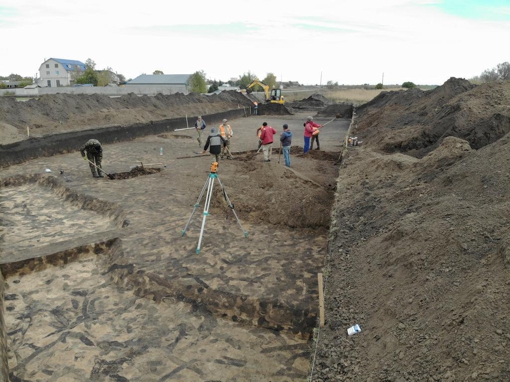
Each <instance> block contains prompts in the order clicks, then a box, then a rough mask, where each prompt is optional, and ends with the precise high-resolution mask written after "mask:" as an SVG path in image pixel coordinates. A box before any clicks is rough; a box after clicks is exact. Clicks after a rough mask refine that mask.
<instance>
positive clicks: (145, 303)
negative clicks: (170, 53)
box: [4, 118, 348, 381]
mask: <svg viewBox="0 0 510 382" xmlns="http://www.w3.org/2000/svg"><path fill="white" fill-rule="evenodd" d="M251 119H252V118H249V119H243V120H240V121H233V122H232V124H233V126H235V134H236V139H239V140H238V141H234V142H233V144H234V145H235V146H234V147H235V149H236V150H243V149H244V150H248V149H249V148H250V147H252V145H251V144H250V142H249V140H250V139H251V140H252V141H253V143H255V144H256V138H255V139H253V137H252V135H253V126H252V125H255V126H257V125H260V124H261V123H262V120H260V121H255V122H253V121H250V120H251ZM269 122H270V123H271V121H269ZM242 123H246V125H244V126H243V125H242ZM276 123H279V122H276ZM344 125H348V122H344ZM330 132H331V138H329V140H328V138H327V136H328V134H327V132H326V134H324V136H325V138H324V142H323V141H322V140H321V145H323V144H324V146H325V147H324V150H325V151H331V152H335V151H334V150H335V148H336V145H337V144H339V142H341V140H342V137H341V136H340V137H336V135H337V133H338V131H337V130H335V129H331V130H330ZM186 134H189V136H190V137H193V138H195V134H196V133H195V132H194V131H192V130H190V131H188V132H186ZM243 136H244V137H245V138H242V137H243ZM248 137H249V138H248ZM321 138H322V137H321ZM243 139H244V140H246V142H247V143H246V146H245V147H244V148H243V147H242V146H241V145H240V143H241V142H243ZM161 146H163V147H164V154H165V155H164V156H160V155H159V148H160V147H161ZM195 146H196V141H195V140H194V139H178V140H171V139H169V140H168V141H167V142H165V143H162V140H161V137H157V136H152V137H144V138H142V139H137V140H134V141H129V142H125V143H117V144H115V145H105V147H104V162H103V164H104V165H105V167H107V168H108V169H109V170H110V169H111V170H112V171H117V172H119V171H118V170H119V169H121V168H122V167H125V163H129V162H131V163H133V162H138V163H140V162H141V163H155V162H158V161H162V162H165V163H168V162H169V161H173V162H174V163H178V165H175V166H172V167H171V170H169V171H159V172H157V173H154V174H151V175H152V176H150V177H140V176H138V177H134V178H132V179H130V180H129V182H98V181H97V180H96V179H92V178H91V177H90V171H89V169H88V165H87V164H86V163H83V161H82V160H80V159H81V158H79V156H78V157H77V156H76V154H75V153H71V154H64V155H57V156H54V157H49V158H44V159H40V160H33V161H29V162H26V163H24V164H23V165H20V166H11V167H10V168H9V169H8V172H7V174H12V173H18V172H20V173H25V172H28V173H34V172H37V171H40V169H41V168H61V169H62V170H63V171H64V174H66V176H68V177H69V178H70V179H71V180H72V181H71V182H65V183H64V181H63V179H61V177H60V178H58V177H57V178H55V177H53V175H46V176H45V175H43V176H40V178H44V179H47V180H45V181H46V182H51V183H52V184H55V186H56V187H57V186H58V187H63V185H65V186H66V187H71V188H72V189H70V191H72V192H74V193H76V194H77V195H78V196H81V197H83V198H85V199H88V198H90V200H94V201H95V203H99V204H100V203H101V202H104V203H106V204H108V206H110V207H108V208H109V209H108V208H106V207H104V208H101V209H98V214H99V215H100V216H101V219H103V218H107V220H108V219H110V220H109V221H113V223H112V225H111V227H110V226H108V225H107V227H106V228H103V229H102V230H103V231H102V232H93V233H91V234H90V235H88V234H87V235H85V236H84V237H81V236H79V237H78V238H77V239H73V242H76V241H79V240H81V239H85V238H88V239H89V241H88V242H87V243H86V242H82V241H79V242H78V244H79V245H76V244H75V243H69V242H67V243H64V242H65V241H63V242H59V243H60V244H61V246H60V247H58V248H57V246H55V245H53V243H51V248H53V249H55V250H54V251H53V252H51V251H49V247H44V248H36V249H34V250H33V252H31V255H32V258H44V257H45V256H46V257H48V256H50V258H51V256H52V255H55V254H56V253H58V254H61V253H64V252H66V251H67V253H74V251H75V248H81V249H80V251H81V252H80V253H82V255H83V256H82V257H79V258H73V257H71V258H69V261H67V262H59V263H56V265H52V264H54V262H48V261H43V260H39V262H41V263H43V264H48V266H47V267H45V268H44V269H41V270H36V269H33V270H32V269H30V268H26V267H25V268H23V269H26V271H22V269H21V268H20V267H17V266H11V268H10V269H11V271H10V272H9V273H7V277H6V280H7V281H6V287H7V289H8V292H7V293H8V294H9V295H10V298H11V297H12V298H13V299H12V300H9V301H6V304H7V303H9V304H12V305H11V307H10V308H9V309H11V311H9V314H11V313H12V314H14V313H13V312H16V311H24V309H25V308H24V307H23V306H22V305H20V306H19V307H18V306H17V305H16V302H17V301H19V300H23V301H25V300H26V305H29V306H33V307H34V309H35V305H34V304H35V301H34V300H33V299H31V298H30V293H29V292H23V293H24V294H25V295H26V296H27V297H23V298H21V297H20V296H18V297H17V300H15V298H16V296H14V294H16V293H15V292H13V288H14V289H16V288H21V287H20V285H21V284H23V285H35V287H36V288H37V290H38V289H41V291H44V293H45V294H47V295H51V296H52V298H53V296H56V297H55V299H54V301H56V302H61V303H62V306H61V307H60V306H58V305H57V307H49V306H48V307H47V309H46V311H47V312H49V313H46V314H47V316H48V317H53V318H52V319H55V320H57V321H58V319H57V318H55V317H56V316H55V314H53V313H52V311H54V312H57V315H59V314H60V313H58V312H60V311H59V310H58V309H62V310H63V311H64V312H66V313H65V314H64V316H65V317H67V321H65V322H71V323H77V317H78V316H79V315H84V313H83V306H84V300H81V299H78V298H77V296H78V297H80V298H82V297H84V296H85V297H87V298H88V300H87V301H88V302H87V303H86V304H85V305H86V306H88V305H90V304H91V301H93V300H94V299H96V300H95V302H94V303H93V308H95V309H96V310H98V309H97V307H98V306H100V307H101V309H100V311H101V312H102V314H101V315H100V316H98V315H92V314H90V311H89V310H88V308H87V310H86V313H87V314H88V315H89V316H90V317H92V318H91V320H92V321H89V323H87V324H86V323H85V322H83V323H79V324H78V325H77V327H76V328H78V327H80V330H82V331H81V333H78V332H74V331H73V332H72V334H69V335H67V334H62V332H59V333H58V334H59V335H60V334H62V336H67V337H56V338H55V340H58V341H57V342H56V343H55V344H54V345H52V349H58V351H59V352H60V351H61V350H62V349H64V348H65V350H66V351H70V352H73V354H76V356H74V355H73V358H72V360H71V359H68V360H67V362H66V364H67V365H66V366H62V367H64V368H65V367H67V369H66V370H67V371H71V372H72V373H73V374H70V375H73V378H72V379H71V380H79V378H78V376H81V377H80V378H82V379H84V380H87V378H89V379H91V378H97V376H106V375H108V376H110V378H111V377H112V376H117V377H115V378H118V379H120V380H123V379H121V378H120V377H123V378H126V379H127V380H137V378H138V379H139V380H140V378H142V377H140V375H144V374H143V373H145V375H146V376H149V377H148V379H149V380H159V379H162V378H163V377H165V376H168V375H175V378H178V379H181V380H205V379H218V380H234V379H236V378H237V379H243V378H244V379H246V378H247V376H249V377H250V378H252V379H255V380H270V379H271V378H274V376H275V375H278V376H281V378H282V380H289V381H291V380H302V379H303V378H304V377H305V376H306V373H307V370H308V361H309V358H308V357H309V353H308V342H307V341H308V339H309V337H310V336H311V334H312V331H313V328H314V327H315V326H316V323H317V312H318V309H317V308H318V300H317V296H318V285H317V273H319V272H321V269H322V266H323V264H324V259H325V255H326V252H327V232H328V228H329V224H330V219H329V215H330V214H329V211H330V208H331V204H332V202H333V193H332V192H331V190H330V189H329V188H328V184H329V183H331V180H332V179H335V177H336V174H337V169H336V168H335V166H334V164H333V163H332V161H330V160H326V161H323V160H321V159H316V158H313V157H312V156H309V157H300V156H299V155H294V154H293V155H292V161H293V162H292V163H293V167H292V168H291V169H287V168H285V167H284V166H282V165H278V163H277V160H274V159H273V161H272V162H271V163H266V165H267V166H266V167H262V166H263V163H259V162H257V161H252V162H242V161H236V160H233V161H226V160H225V161H221V162H220V166H219V170H218V176H219V178H220V179H221V182H222V183H223V185H224V186H225V189H226V192H227V193H228V195H229V197H230V199H231V201H232V202H233V203H234V205H235V210H236V212H237V213H238V215H239V218H240V220H241V222H242V224H243V228H244V230H245V231H247V232H248V233H249V234H248V236H247V237H245V236H244V235H243V230H241V229H240V227H239V226H238V225H237V223H236V221H235V219H234V217H233V215H232V211H231V210H230V208H229V207H228V206H226V204H225V201H224V198H223V196H222V195H221V193H218V190H219V186H217V185H215V197H214V198H213V200H212V204H211V207H212V208H211V214H210V215H209V216H208V217H207V223H206V224H205V230H204V235H203V242H202V248H201V251H200V254H199V255H197V253H196V248H197V242H198V238H199V233H200V228H201V223H202V218H203V214H202V207H203V203H202V204H201V206H200V208H199V209H198V213H197V214H196V216H195V217H194V219H193V220H192V222H191V224H190V226H189V229H188V231H187V233H186V235H185V236H184V237H183V236H182V235H181V232H182V229H183V227H184V225H185V224H186V221H187V219H188V217H189V216H190V214H191V212H192V210H193V206H194V204H195V203H196V201H197V198H198V196H199V194H200V190H201V189H202V188H203V186H204V182H206V180H207V179H208V176H209V170H210V164H211V158H210V156H209V155H204V156H202V157H192V158H189V159H183V160H179V161H176V159H177V158H178V157H182V156H192V153H193V152H194V151H195V150H196V147H195ZM328 146H329V147H328ZM154 148H156V149H154ZM321 149H322V147H321ZM275 153H277V151H276V150H275V151H274V152H273V158H277V156H275ZM146 168H149V167H146ZM319 169H320V170H319ZM50 179H51V180H50ZM12 186H13V184H10V185H8V186H7V185H5V187H8V188H9V187H12ZM106 204H105V206H106ZM114 207H115V208H117V211H118V213H119V216H118V217H117V218H115V219H113V220H112V213H113V209H114ZM103 209H106V211H107V212H106V213H105V214H103V213H100V212H99V210H103ZM110 210H111V211H110ZM108 211H110V212H108ZM122 227H125V228H122ZM98 230H99V231H101V229H99V228H98ZM105 243H111V245H110V244H108V245H110V246H109V247H108V248H106V244H105ZM64 244H67V246H64ZM102 246H105V249H104V250H102V251H99V252H98V253H96V252H97V251H95V250H94V248H102ZM45 248H46V249H48V250H47V251H44V249H45ZM84 248H86V249H84ZM59 256H62V255H58V256H57V258H59ZM61 258H65V256H64V257H61ZM22 260H23V261H28V260H29V259H22ZM18 261H21V260H18ZM13 263H16V261H13ZM50 265H52V266H50ZM6 266H7V265H4V269H7V268H6ZM4 272H5V271H4ZM16 272H17V273H16ZM60 272H67V273H63V274H61V273H60ZM80 272H81V273H80ZM22 273H23V274H22ZM53 274H54V275H56V276H55V277H56V280H55V281H51V282H48V280H50V279H51V278H52V277H53ZM66 275H67V276H66ZM31 278H34V279H31ZM23 279H24V280H27V282H26V283H25V281H23ZM35 279H40V280H42V281H41V282H42V283H43V284H44V283H45V282H48V284H44V285H41V286H39V284H37V283H36V281H35ZM16 280H19V282H15V281H16ZM57 280H58V282H57ZM60 282H62V284H59V283H60ZM74 282H76V283H77V284H74ZM89 283H90V284H89ZM98 286H101V288H99V287H98ZM45 287H47V288H49V289H44V288H45ZM96 287H97V288H98V289H101V290H102V291H105V293H106V292H107V293H106V294H107V296H108V297H105V298H103V297H101V296H99V295H97V294H96V295H94V293H96V292H94V291H95V290H96ZM110 287H111V289H110ZM70 291H72V292H73V293H74V295H72V296H71V297H69V299H68V297H66V296H67V294H68V293H71V292H70ZM20 293H21V292H20ZM32 293H34V292H32ZM41 293H43V292H41ZM61 293H64V294H62V295H60V294H61ZM117 294H118V296H117ZM82 295H83V296H82ZM59 296H60V297H59ZM97 298H99V299H97ZM73 299H74V300H75V302H73V301H72V300H73ZM12 301H14V302H12ZM64 301H68V302H66V303H64ZM75 306H76V307H77V308H75ZM29 309H32V308H29ZM30 311H32V310H30ZM110 311H112V312H118V315H119V316H122V317H121V318H119V321H118V322H116V321H117V318H115V319H114V318H113V316H109V313H108V312H110ZM176 312H181V313H182V314H184V313H186V314H189V316H186V315H177V316H175V315H173V314H176ZM68 314H69V315H68ZM21 316H23V314H21V315H19V317H21ZM109 317H110V318H109ZM115 317H117V316H115ZM137 317H151V318H150V319H149V318H146V319H145V321H142V322H140V323H138V321H137ZM103 318H104V320H106V321H105V322H104V321H101V320H102V319H103ZM9 319H11V318H9ZM59 319H60V320H63V318H62V316H60V318H59ZM14 320H17V318H16V316H15V318H14ZM41 322H42V320H41ZM49 322H50V321H48V324H47V325H50V326H51V325H53V324H50V323H49ZM51 322H53V321H51ZM190 323H191V324H190ZM121 327H122V328H124V331H123V332H119V331H118V330H120V328H121ZM12 328H13V329H12V330H9V332H10V333H12V332H15V331H16V330H17V328H18V326H13V327H12ZM268 329H269V330H268ZM45 330H46V329H44V330H43V331H42V332H45V333H48V332H47V331H45ZM52 330H55V328H52ZM73 330H74V329H73ZM64 332H66V331H65V330H64ZM66 333H67V332H66ZM107 334H108V335H107ZM101 336H103V337H101ZM35 337H37V335H34V338H35ZM41 337H42V338H43V339H44V341H46V342H37V343H36V345H35V346H32V345H31V342H30V341H25V342H24V345H23V348H22V349H23V350H22V351H21V353H23V355H22V357H21V358H19V361H18V358H17V359H16V361H15V363H13V364H12V365H13V366H12V368H15V367H16V365H18V364H23V365H28V366H18V367H17V368H16V369H15V370H16V371H15V374H14V375H15V376H16V377H18V378H24V379H27V380H30V379H31V378H34V377H32V375H34V376H36V377H37V378H39V379H41V380H44V375H47V379H46V380H58V378H59V376H60V375H62V373H63V372H64V369H59V368H60V366H59V367H57V366H55V367H54V368H52V367H51V364H52V363H51V361H52V360H53V358H52V357H47V358H44V357H39V354H42V353H41V350H39V353H37V352H36V353H34V352H33V351H34V350H36V351H37V349H39V348H44V346H46V345H48V344H49V343H50V342H51V341H50V338H49V337H46V338H45V337H44V336H41ZM141 337H144V338H145V337H146V338H148V339H150V340H152V341H154V342H155V344H154V345H151V346H149V347H147V346H144V343H143V342H141V343H140V347H138V343H137V342H135V339H136V338H141ZM51 338H52V339H53V336H51ZM188 338H189V341H187V339H188ZM16 341H17V343H18V342H20V341H21V342H22V340H21V339H19V338H18V339H16ZM47 341H49V342H47ZM59 341H60V342H59ZM64 341H65V342H64ZM137 341H140V340H137ZM193 341H195V342H193ZM34 343H35V341H34ZM193 344H196V346H194V345H193ZM20 346H21V345H20ZM188 348H189V349H188ZM160 349H163V350H160ZM249 349H253V351H252V350H249ZM89 351H92V353H94V354H95V355H96V357H95V358H92V357H91V356H89V355H88V352H89ZM160 351H161V354H162V355H163V356H162V357H161V358H158V357H159V355H157V356H156V358H154V359H155V361H150V360H151V359H153V358H152V357H153V356H154V354H157V353H158V352H160ZM48 354H49V353H48ZM127 354H129V356H130V355H132V354H135V357H134V358H136V359H134V360H133V362H132V363H133V364H134V365H135V366H136V367H135V366H133V365H132V364H131V362H126V357H128V355H127ZM75 358H76V360H75ZM23 359H25V361H23ZM48 360H50V361H48ZM91 360H94V361H93V362H92V361H91ZM138 360H139V361H138ZM191 361H193V362H191ZM194 362H195V363H196V365H200V366H199V367H197V366H195V363H194ZM36 363H37V365H36ZM69 365H72V368H69ZM36 369H37V370H41V371H40V372H36V371H35V370H36ZM135 369H136V370H140V373H139V374H137V373H138V372H137V371H135ZM151 373H152V374H151ZM172 373H173V374H172ZM166 378H168V377H166Z"/></svg>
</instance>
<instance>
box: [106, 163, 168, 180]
mask: <svg viewBox="0 0 510 382" xmlns="http://www.w3.org/2000/svg"><path fill="white" fill-rule="evenodd" d="M160 171H161V169H160V168H146V167H141V166H137V167H134V168H132V169H131V170H130V171H128V172H117V173H113V174H108V178H109V179H112V180H113V179H116V180H121V179H131V178H136V177H137V176H143V175H151V174H156V173H158V172H160Z"/></svg>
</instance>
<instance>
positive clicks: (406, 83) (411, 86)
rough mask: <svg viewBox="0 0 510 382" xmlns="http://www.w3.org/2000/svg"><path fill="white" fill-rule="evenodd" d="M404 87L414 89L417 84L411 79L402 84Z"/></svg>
mask: <svg viewBox="0 0 510 382" xmlns="http://www.w3.org/2000/svg"><path fill="white" fill-rule="evenodd" d="M402 87H403V88H405V89H412V88H415V87H416V85H415V84H414V83H412V82H411V81H406V82H404V83H403V84H402Z"/></svg>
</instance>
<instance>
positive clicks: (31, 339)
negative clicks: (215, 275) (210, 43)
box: [0, 169, 308, 381]
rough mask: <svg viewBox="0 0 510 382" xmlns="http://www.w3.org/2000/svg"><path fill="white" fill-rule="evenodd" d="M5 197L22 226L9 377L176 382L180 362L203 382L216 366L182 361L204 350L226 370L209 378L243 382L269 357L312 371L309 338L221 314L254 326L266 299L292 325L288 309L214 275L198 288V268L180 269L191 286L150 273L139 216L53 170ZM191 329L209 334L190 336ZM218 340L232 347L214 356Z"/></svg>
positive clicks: (10, 284)
mask: <svg viewBox="0 0 510 382" xmlns="http://www.w3.org/2000/svg"><path fill="white" fill-rule="evenodd" d="M158 170H160V169H158ZM0 197H1V199H0V200H1V205H0V206H1V207H0V208H1V210H2V212H3V213H4V216H6V217H5V219H4V221H3V226H4V227H7V229H8V230H9V232H10V233H12V234H10V235H8V236H7V240H6V242H5V248H8V250H7V251H4V256H3V258H2V264H1V270H2V275H3V278H4V280H3V283H2V284H3V288H4V296H5V297H4V300H3V304H4V306H5V314H4V316H3V317H2V319H3V320H2V321H3V323H4V325H2V327H3V330H2V334H3V337H2V338H3V341H2V343H3V345H2V346H1V352H2V354H3V355H4V357H3V359H4V362H3V363H2V365H0V366H1V369H2V374H3V375H4V376H5V377H6V376H7V375H9V378H10V380H27V381H29V380H73V381H89V380H103V379H104V378H107V376H110V377H111V376H115V375H118V376H119V377H118V378H121V377H120V375H122V378H125V379H122V378H121V379H120V380H144V375H151V376H158V378H162V379H160V380H165V378H164V377H165V375H167V374H168V371H169V370H176V369H179V370H180V371H179V373H178V374H179V377H180V378H186V375H189V376H190V377H189V378H190V379H189V380H193V379H194V378H195V379H196V378H197V374H198V375H199V376H201V377H199V379H201V380H204V378H207V377H206V375H207V372H206V371H200V370H198V369H197V368H196V367H192V366H189V370H188V371H186V370H185V371H183V370H182V366H183V364H182V362H185V361H181V359H193V358H196V354H195V352H196V351H197V350H200V352H201V353H199V354H201V356H200V357H206V358H210V359H211V361H210V363H211V364H216V369H218V370H216V369H215V371H210V373H211V374H212V375H216V377H218V378H221V376H228V375H231V376H232V377H233V378H239V377H240V376H243V375H246V374H245V372H246V373H252V372H253V370H250V369H252V368H254V367H255V368H258V367H260V366H261V365H263V364H267V363H269V364H271V363H273V365H272V368H273V369H274V370H277V369H278V368H279V367H281V366H278V365H279V364H280V365H285V364H288V365H289V362H290V364H292V365H293V366H292V368H291V369H289V371H288V372H290V373H291V374H292V373H298V370H301V371H299V373H302V372H304V371H305V370H306V368H307V362H308V361H307V357H308V356H307V354H308V353H307V345H306V340H303V339H299V337H294V336H291V337H286V336H285V335H283V334H280V335H277V336H275V334H276V333H277V332H272V333H274V334H271V331H269V332H265V330H264V329H255V328H253V329H252V330H250V331H249V332H246V331H245V330H240V328H235V327H231V325H236V324H235V323H230V322H229V321H230V320H228V321H227V320H220V321H218V320H216V319H215V318H214V317H215V316H218V317H227V316H228V317H230V318H231V320H232V321H243V320H244V321H250V316H252V317H251V319H255V318H254V317H256V316H257V314H256V312H253V311H251V310H250V309H253V308H249V309H248V311H246V307H250V306H251V307H255V306H257V307H258V308H257V309H259V310H262V309H264V310H265V311H264V312H262V313H263V314H264V315H268V317H269V316H270V315H272V316H273V320H282V319H284V320H292V317H288V318H285V317H284V316H285V313H282V312H284V311H286V310H288V309H286V308H285V307H284V306H274V307H272V306H271V305H272V303H271V302H270V301H269V302H263V301H261V300H258V301H255V300H256V299H252V301H251V302H250V301H248V300H249V299H246V298H242V297H241V296H239V295H237V293H236V292H235V288H234V289H232V291H231V293H230V294H227V293H225V292H222V291H221V290H219V289H218V290H215V291H213V289H214V288H212V285H211V286H207V285H206V283H204V282H203V281H202V282H201V283H200V284H197V280H198V281H200V280H199V279H198V278H197V277H195V278H191V279H190V278H189V277H188V279H186V277H187V276H186V274H188V273H189V271H190V270H191V269H192V267H193V266H194V264H189V265H188V267H185V266H184V267H183V266H181V267H180V268H179V269H177V273H178V274H180V276H181V277H182V278H183V279H184V280H185V281H184V282H185V283H186V284H187V285H186V286H184V287H183V285H182V283H181V282H180V281H178V280H175V279H173V281H170V282H169V280H167V279H166V278H165V274H157V273H156V272H155V271H152V272H149V271H147V270H141V269H139V267H138V266H137V264H135V263H133V262H132V261H133V260H132V259H130V258H129V255H128V254H126V253H125V249H124V248H123V241H125V240H126V236H128V235H126V234H124V233H123V231H124V230H128V229H129V228H123V227H127V224H126V222H129V220H127V219H126V214H125V213H124V212H123V211H122V209H121V208H120V207H119V206H117V205H115V204H112V203H109V202H105V201H102V200H100V199H96V198H91V197H89V196H85V195H82V194H80V193H76V192H74V191H72V190H71V189H69V188H66V187H65V186H64V185H62V183H61V182H59V181H58V180H56V178H53V177H44V176H28V177H23V176H16V177H11V178H7V179H4V180H3V183H2V187H1V188H0ZM6 213H7V215H5V214H6ZM41 232H44V233H43V234H42V235H41V234H40V233H41ZM9 249H10V250H9ZM19 250H22V253H20V252H19ZM238 260H239V259H238ZM172 265H174V266H175V265H176V263H175V262H174V263H173V264H172ZM186 280H187V281H186ZM195 286H197V287H195ZM231 287H234V285H231ZM208 289H209V290H208ZM207 292H209V293H207ZM232 292H233V293H232ZM197 294H198V295H200V298H197ZM228 295H230V297H228ZM229 299H231V300H230V301H229ZM152 300H156V301H157V302H158V303H154V302H153V301H152ZM176 307H177V309H176ZM236 307H237V308H236ZM236 309H237V310H239V309H241V310H242V309H244V310H245V311H243V312H239V311H237V315H238V318H236V312H235V311H236ZM271 311H272V312H273V313H272V314H271ZM211 312H213V313H214V314H213V315H212V316H211V314H210V313H211ZM289 313H290V314H295V313H296V312H291V311H289ZM287 314H288V313H287ZM275 315H276V316H278V317H274V316H275ZM298 315H299V312H298ZM243 317H244V318H243ZM263 321H264V320H262V319H261V318H260V317H259V319H258V322H257V323H256V324H255V327H257V326H261V327H264V326H265V325H264V322H263ZM173 322H175V323H177V324H175V325H172V323H173ZM185 323H187V324H185ZM191 323H193V324H191ZM266 324H269V321H268V322H266ZM182 325H184V326H182ZM203 325H206V327H208V329H207V332H208V333H207V334H206V335H204V334H205V333H203V330H204V328H205V327H204V326H203ZM280 329H283V327H281V328H280ZM192 332H196V333H195V334H194V336H198V338H200V340H198V341H197V340H196V339H194V340H191V338H188V337H193V335H192V334H191V333H192ZM200 333H202V334H200ZM224 333H229V335H228V336H227V338H225V337H224V336H225V334H224ZM218 341H219V342H220V343H225V344H228V343H230V345H227V348H228V349H227V348H226V349H223V351H222V352H221V353H220V354H215V352H214V349H215V347H216V346H217V345H215V344H217V343H218ZM225 341H226V342H225ZM232 341H233V342H232ZM254 341H255V345H254ZM234 343H235V344H236V345H234ZM241 344H243V345H241ZM244 344H250V345H248V346H249V347H250V348H249V349H247V348H246V345H244ZM232 345H234V347H233V349H230V347H231V346H232ZM271 348H273V350H270V351H267V350H269V349H271ZM176 349H179V351H180V355H179V356H180V358H179V359H176V358H175V355H174V354H173V352H174V351H175V350H176ZM206 349H207V350H206ZM264 349H266V351H264ZM147 351H148V352H149V354H150V358H149V359H147V358H146V357H147V356H146V355H144V354H145V353H147ZM241 354H243V355H241ZM248 357H250V358H251V359H252V361H250V362H248V361H246V360H245V358H248ZM270 358H273V359H270ZM201 362H203V361H201ZM206 363H207V362H206ZM253 364H255V366H254V365H253ZM256 365H258V366H256ZM218 366H220V367H219V368H218ZM185 368H186V367H185ZM246 368H247V369H246ZM205 369H207V367H206V368H205ZM230 369H232V370H230ZM219 370H223V371H219ZM229 370H230V371H229ZM243 370H244V371H243ZM176 374H177V373H176ZM60 378H64V379H60ZM66 378H67V379H66ZM151 378H152V377H151ZM4 379H5V380H7V378H4Z"/></svg>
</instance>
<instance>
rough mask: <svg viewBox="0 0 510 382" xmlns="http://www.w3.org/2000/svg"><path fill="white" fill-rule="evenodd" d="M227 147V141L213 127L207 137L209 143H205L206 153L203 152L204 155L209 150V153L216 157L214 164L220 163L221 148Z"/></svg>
mask: <svg viewBox="0 0 510 382" xmlns="http://www.w3.org/2000/svg"><path fill="white" fill-rule="evenodd" d="M226 145H227V141H226V140H225V139H223V137H222V136H221V135H220V134H219V133H218V132H217V131H216V129H215V128H214V127H213V128H212V129H211V134H210V135H209V136H208V137H207V141H206V142H205V146H204V151H202V154H205V153H206V152H207V149H208V148H209V153H210V154H211V155H212V156H213V157H214V161H213V162H219V161H220V154H221V148H222V147H225V146H226Z"/></svg>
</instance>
